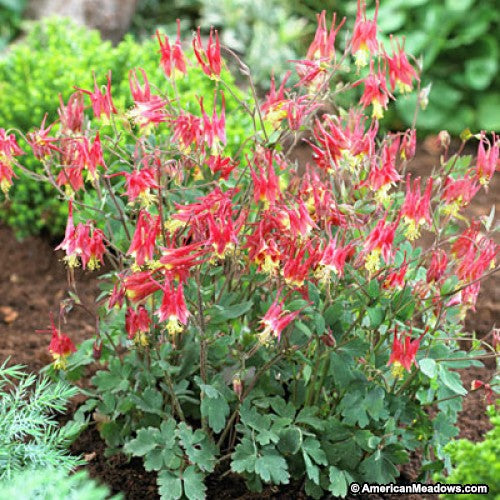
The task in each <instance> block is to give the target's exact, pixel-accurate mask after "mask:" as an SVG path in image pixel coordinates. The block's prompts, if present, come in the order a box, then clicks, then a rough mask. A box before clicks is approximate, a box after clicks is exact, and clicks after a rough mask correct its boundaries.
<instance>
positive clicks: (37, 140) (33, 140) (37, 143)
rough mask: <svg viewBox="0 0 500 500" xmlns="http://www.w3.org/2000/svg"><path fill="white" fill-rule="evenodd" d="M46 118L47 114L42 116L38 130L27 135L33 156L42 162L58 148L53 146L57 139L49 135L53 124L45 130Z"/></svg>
mask: <svg viewBox="0 0 500 500" xmlns="http://www.w3.org/2000/svg"><path fill="white" fill-rule="evenodd" d="M47 116H48V115H47V114H45V115H44V117H43V120H42V123H41V124H40V128H38V129H37V130H35V131H34V132H29V133H28V134H27V139H28V144H29V145H30V147H31V150H32V151H33V154H34V155H35V158H37V159H38V160H42V159H43V158H45V157H46V156H48V155H50V154H51V152H52V151H59V148H58V147H57V146H55V145H54V144H53V143H54V142H57V141H58V139H57V138H56V137H52V136H50V135H49V134H50V132H51V130H52V127H53V126H54V124H53V123H51V124H50V125H49V126H48V127H47V128H45V122H46V121H47Z"/></svg>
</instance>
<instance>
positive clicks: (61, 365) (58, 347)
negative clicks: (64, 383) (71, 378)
mask: <svg viewBox="0 0 500 500" xmlns="http://www.w3.org/2000/svg"><path fill="white" fill-rule="evenodd" d="M37 332H38V333H52V338H51V340H50V344H49V352H50V354H51V355H52V357H53V359H54V368H55V369H56V370H64V369H65V368H66V366H67V359H68V356H69V355H70V354H71V353H73V352H75V351H76V349H75V345H74V344H73V342H72V341H71V339H70V338H69V337H68V336H67V335H66V334H65V333H62V332H61V331H60V330H59V329H58V328H56V325H55V324H54V319H53V318H52V315H51V316H50V330H37Z"/></svg>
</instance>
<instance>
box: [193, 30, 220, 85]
mask: <svg viewBox="0 0 500 500" xmlns="http://www.w3.org/2000/svg"><path fill="white" fill-rule="evenodd" d="M193 50H194V55H195V56H196V59H197V60H198V62H199V63H200V66H201V69H202V70H203V73H205V74H206V75H208V76H209V77H210V78H212V79H214V80H218V79H219V78H220V72H221V69H222V61H221V56H220V42H219V33H218V32H217V30H215V36H214V30H213V29H212V28H210V35H209V38H208V43H207V49H206V50H205V49H203V44H202V43H201V34H200V28H198V31H197V32H196V36H195V37H194V38H193Z"/></svg>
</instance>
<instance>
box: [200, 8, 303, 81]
mask: <svg viewBox="0 0 500 500" xmlns="http://www.w3.org/2000/svg"><path fill="white" fill-rule="evenodd" d="M201 3H202V7H201V21H200V24H202V25H203V26H214V27H216V28H220V31H221V40H222V42H223V43H224V44H225V45H227V46H228V47H229V48H231V49H232V50H235V51H237V52H238V53H240V54H241V55H242V57H243V59H244V61H245V63H246V64H247V65H248V66H249V67H250V68H251V71H252V77H253V78H254V79H255V81H256V82H257V84H258V85H259V86H260V87H262V88H267V87H268V86H269V76H270V75H271V74H272V73H276V74H283V73H284V72H285V70H286V69H288V67H289V63H288V62H287V61H289V60H293V59H297V57H298V56H297V54H298V53H300V49H301V46H302V44H303V42H304V31H305V28H306V25H307V22H306V20H305V19H303V18H301V17H298V16H296V15H293V14H291V13H290V12H289V11H288V9H287V8H286V2H283V1H282V0H272V1H266V0H223V1H219V0H201ZM311 35H312V33H311ZM306 39H307V38H306Z"/></svg>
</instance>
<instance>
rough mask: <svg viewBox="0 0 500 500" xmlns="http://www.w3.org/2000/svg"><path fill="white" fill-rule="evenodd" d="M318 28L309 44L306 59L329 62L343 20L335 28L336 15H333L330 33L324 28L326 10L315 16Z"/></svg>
mask: <svg viewBox="0 0 500 500" xmlns="http://www.w3.org/2000/svg"><path fill="white" fill-rule="evenodd" d="M316 18H317V20H318V27H317V29H316V33H315V35H314V40H313V41H312V42H311V45H310V46H309V49H308V50H307V55H306V58H307V59H309V60H314V59H320V60H322V61H326V62H329V61H331V60H332V59H333V58H334V57H335V38H336V36H337V33H338V32H339V30H340V28H341V27H342V25H343V24H344V23H345V18H344V19H342V21H340V24H339V25H338V26H337V27H336V28H335V21H336V14H335V13H334V14H333V17H332V24H331V26H330V32H328V28H327V27H326V10H323V11H322V12H321V14H316Z"/></svg>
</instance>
